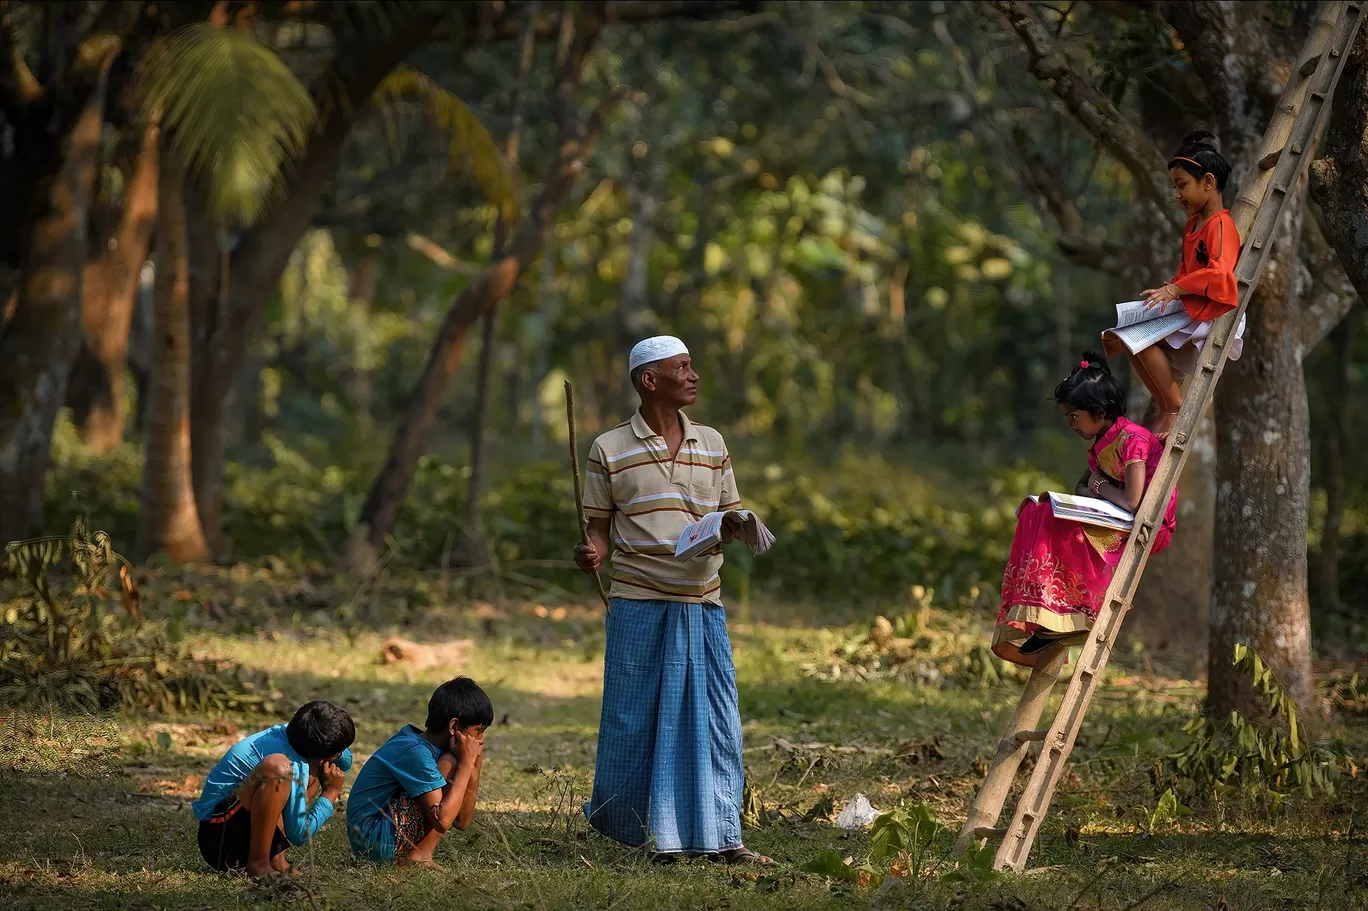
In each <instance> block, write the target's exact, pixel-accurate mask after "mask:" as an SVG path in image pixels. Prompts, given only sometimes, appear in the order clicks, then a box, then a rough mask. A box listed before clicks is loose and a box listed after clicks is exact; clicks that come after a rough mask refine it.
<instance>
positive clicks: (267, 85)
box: [136, 23, 514, 563]
mask: <svg viewBox="0 0 1368 911" xmlns="http://www.w3.org/2000/svg"><path fill="white" fill-rule="evenodd" d="M138 90H139V95H140V98H141V110H142V114H143V117H144V118H145V119H146V121H147V122H148V123H149V124H154V125H156V127H157V128H159V129H160V131H161V150H162V160H161V181H160V188H161V217H160V220H159V225H158V229H157V251H158V252H157V258H158V274H157V282H156V291H155V300H156V304H155V310H156V316H155V324H156V325H155V329H154V333H153V338H154V351H155V355H154V359H155V367H154V373H155V378H154V380H153V382H152V390H151V403H150V407H149V411H148V414H149V420H148V432H147V439H146V444H145V445H146V455H147V464H146V468H145V472H144V477H143V509H142V514H141V517H140V522H139V534H138V546H137V550H136V552H137V553H138V554H139V555H140V556H148V555H150V554H152V553H155V552H157V551H163V550H164V551H165V552H166V553H167V555H168V556H169V557H170V558H171V559H173V560H175V561H176V562H181V563H184V562H190V561H194V560H200V559H204V558H205V557H207V556H209V546H208V544H207V541H206V537H205V533H204V529H203V526H202V523H201V521H200V516H199V512H198V508H197V506H196V501H195V492H194V483H193V477H192V470H191V465H192V461H191V415H190V401H191V395H190V351H191V335H190V326H191V323H190V295H189V280H188V273H189V257H188V240H187V223H186V210H185V190H186V187H187V185H188V186H190V187H193V188H194V189H195V190H196V191H198V192H199V193H200V195H201V196H202V198H203V201H204V208H205V210H206V211H207V213H208V215H209V216H210V217H211V218H213V219H215V220H216V221H217V222H218V225H219V227H220V228H224V227H227V226H229V225H232V226H233V227H236V228H246V227H248V226H250V225H251V224H252V223H253V222H254V221H255V220H256V219H257V218H259V217H260V216H261V215H262V214H263V213H265V212H266V211H267V209H268V206H269V205H270V204H271V203H272V202H273V201H274V200H275V199H276V197H277V195H278V193H279V191H280V189H281V187H282V185H283V184H282V171H283V168H284V167H285V166H286V164H287V163H288V162H290V161H292V160H293V159H295V158H297V157H298V156H299V155H300V154H301V153H302V152H303V150H304V148H305V146H306V143H307V142H308V140H309V137H310V133H311V131H312V130H313V129H314V126H315V123H316V121H317V116H318V111H317V106H316V104H315V102H314V100H313V98H312V97H311V95H310V94H309V92H308V90H307V89H305V87H304V86H303V85H302V84H301V83H300V81H299V79H298V78H297V77H296V76H295V74H294V73H293V72H291V70H290V68H289V67H288V66H287V65H286V64H285V62H284V61H282V60H281V59H280V57H278V56H277V55H276V54H275V53H274V52H273V51H272V50H271V49H270V48H268V47H266V46H265V45H263V44H262V43H260V42H259V41H257V40H256V39H255V38H253V37H252V36H251V35H250V34H248V33H246V32H242V31H237V30H233V29H228V28H220V27H218V26H216V25H212V24H208V23H200V24H196V25H192V26H188V27H186V28H183V29H181V30H179V31H177V32H174V33H172V34H171V35H168V36H167V37H166V38H165V39H163V40H162V41H161V42H159V43H158V44H157V45H156V46H155V47H154V48H153V50H152V51H151V52H150V53H149V54H148V56H147V58H146V60H145V62H144V65H143V67H142V69H141V72H140V74H139V80H138ZM376 96H377V98H376V100H378V101H380V102H382V103H395V102H397V100H399V99H403V98H412V99H415V100H417V101H418V102H420V103H421V104H422V106H423V107H424V110H425V111H426V112H427V113H428V114H429V117H430V119H431V120H432V121H433V123H434V125H435V126H436V128H437V129H439V130H440V131H441V132H442V133H443V134H444V135H446V136H448V137H449V141H450V151H451V158H452V164H453V167H454V168H461V167H465V166H468V167H469V170H470V171H471V173H472V174H473V176H474V177H475V178H476V180H477V181H478V182H479V183H480V184H481V185H482V186H483V187H484V188H485V190H486V192H487V193H488V194H489V195H490V196H491V197H492V198H494V199H495V200H497V201H498V202H500V203H501V204H502V205H503V207H504V208H505V209H506V210H509V211H511V208H510V207H511V200H512V199H513V197H514V193H513V182H512V177H511V175H510V173H509V171H508V168H507V167H506V165H505V163H504V159H503V156H502V154H501V153H500V151H499V148H498V144H497V143H496V142H495V140H494V139H493V137H491V136H490V135H489V133H488V132H487V131H486V130H485V128H484V126H483V125H482V124H481V123H480V121H479V119H478V118H477V117H476V116H475V115H474V114H473V113H472V112H471V111H470V110H469V108H467V107H466V106H465V105H464V104H463V103H462V102H461V101H460V99H458V98H456V97H455V96H453V95H451V94H450V93H449V92H445V91H444V90H442V89H441V88H440V87H438V86H436V85H435V84H433V83H432V82H431V81H430V80H428V79H427V77H425V76H423V75H422V74H421V73H417V72H415V71H412V70H409V69H407V68H405V67H399V68H397V69H396V70H394V71H393V72H392V73H391V74H390V75H389V76H388V77H387V78H386V79H385V80H384V81H382V83H381V85H380V87H379V88H378V89H377V91H376Z"/></svg>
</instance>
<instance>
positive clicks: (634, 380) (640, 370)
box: [631, 361, 660, 389]
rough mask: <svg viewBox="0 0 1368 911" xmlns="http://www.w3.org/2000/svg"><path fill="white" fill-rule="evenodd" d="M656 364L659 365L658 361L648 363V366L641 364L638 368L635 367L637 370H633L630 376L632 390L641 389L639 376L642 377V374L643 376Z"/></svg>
mask: <svg viewBox="0 0 1368 911" xmlns="http://www.w3.org/2000/svg"><path fill="white" fill-rule="evenodd" d="M658 363H660V362H659V361H655V362H654V363H650V364H641V365H640V366H638V367H637V369H635V370H633V371H632V374H631V375H632V388H633V389H640V388H641V376H642V374H644V373H645V372H646V371H647V370H649V369H651V368H652V367H654V366H655V365H656V364H658Z"/></svg>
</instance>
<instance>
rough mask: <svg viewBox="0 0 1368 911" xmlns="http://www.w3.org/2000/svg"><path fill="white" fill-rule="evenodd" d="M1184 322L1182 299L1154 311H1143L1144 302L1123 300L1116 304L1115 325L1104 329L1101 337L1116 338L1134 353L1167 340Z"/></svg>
mask: <svg viewBox="0 0 1368 911" xmlns="http://www.w3.org/2000/svg"><path fill="white" fill-rule="evenodd" d="M1187 321H1188V315H1187V310H1186V309H1185V308H1184V307H1183V302H1182V301H1181V300H1175V301H1169V302H1168V303H1167V304H1164V305H1163V306H1162V307H1154V308H1153V309H1149V308H1146V307H1145V302H1144V301H1126V302H1125V303H1124V304H1117V305H1116V326H1115V327H1113V328H1111V329H1106V330H1104V331H1103V332H1102V338H1103V340H1104V341H1107V340H1109V339H1115V340H1116V341H1118V342H1120V343H1121V344H1122V345H1125V346H1126V350H1128V351H1130V353H1131V354H1135V353H1136V352H1138V351H1143V350H1144V349H1146V348H1148V347H1150V346H1151V345H1154V344H1156V343H1157V342H1160V341H1163V340H1164V339H1166V338H1168V337H1169V336H1170V335H1172V334H1173V333H1174V332H1177V331H1178V330H1179V329H1181V328H1183V326H1185V325H1187Z"/></svg>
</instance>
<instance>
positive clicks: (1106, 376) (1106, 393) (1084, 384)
mask: <svg viewBox="0 0 1368 911" xmlns="http://www.w3.org/2000/svg"><path fill="white" fill-rule="evenodd" d="M1054 397H1055V401H1056V402H1058V403H1059V404H1061V405H1067V406H1068V407H1070V408H1078V409H1080V410H1082V411H1086V412H1088V413H1090V414H1100V415H1101V416H1102V417H1104V418H1106V419H1107V420H1110V421H1114V420H1116V419H1117V418H1119V417H1121V416H1122V415H1123V414H1125V413H1126V387H1125V386H1122V385H1121V383H1120V382H1119V381H1118V380H1117V379H1116V377H1114V376H1112V372H1111V368H1110V367H1108V366H1107V362H1106V360H1105V359H1103V358H1101V357H1099V356H1097V355H1096V354H1093V353H1092V352H1090V351H1085V352H1083V360H1082V361H1080V362H1079V364H1078V366H1077V367H1075V368H1074V369H1073V372H1072V373H1070V374H1069V377H1068V379H1066V380H1064V381H1063V382H1062V383H1060V384H1059V385H1058V386H1056V387H1055V391H1054Z"/></svg>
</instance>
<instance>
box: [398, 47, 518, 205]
mask: <svg viewBox="0 0 1368 911" xmlns="http://www.w3.org/2000/svg"><path fill="white" fill-rule="evenodd" d="M372 99H373V100H374V101H375V102H376V103H377V104H381V105H386V104H395V103H398V102H404V101H407V102H412V103H416V104H418V105H419V106H420V107H421V108H422V110H423V112H424V113H425V114H426V115H427V117H428V119H429V120H430V121H431V122H432V124H433V126H435V127H436V128H437V129H438V130H439V131H440V132H441V134H442V135H443V136H444V137H446V139H447V148H448V152H449V154H450V156H451V167H452V170H454V171H462V170H465V169H467V168H468V169H469V171H470V173H471V175H472V176H474V178H475V180H476V182H477V183H479V185H480V188H481V189H483V190H484V192H485V195H486V196H488V197H489V199H490V201H492V202H494V203H495V204H496V205H498V206H499V207H500V209H501V211H502V212H503V215H504V218H505V220H508V221H511V220H512V219H513V217H514V216H515V215H516V214H517V198H516V195H515V193H514V185H513V176H512V174H511V173H510V171H509V167H508V160H507V159H506V158H505V157H504V154H503V151H502V150H501V149H500V147H499V142H498V140H497V139H495V138H494V137H493V136H492V135H490V133H489V131H488V130H487V129H485V126H484V124H483V123H481V122H480V118H478V117H476V116H475V112H474V111H472V110H471V109H470V108H469V107H467V106H466V103H465V102H464V101H462V100H461V99H460V98H457V97H456V96H455V95H453V94H452V93H451V92H448V91H447V90H446V89H444V88H442V87H441V86H440V85H438V84H437V83H435V82H433V81H432V80H431V79H430V78H428V77H427V76H425V75H423V74H422V73H420V72H418V71H416V70H412V69H409V68H408V67H406V66H400V67H397V68H396V69H394V71H393V72H391V73H390V74H389V75H388V76H386V77H385V79H384V81H382V82H381V83H380V85H379V86H378V87H377V88H376V90H375V93H374V95H373V96H372Z"/></svg>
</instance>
